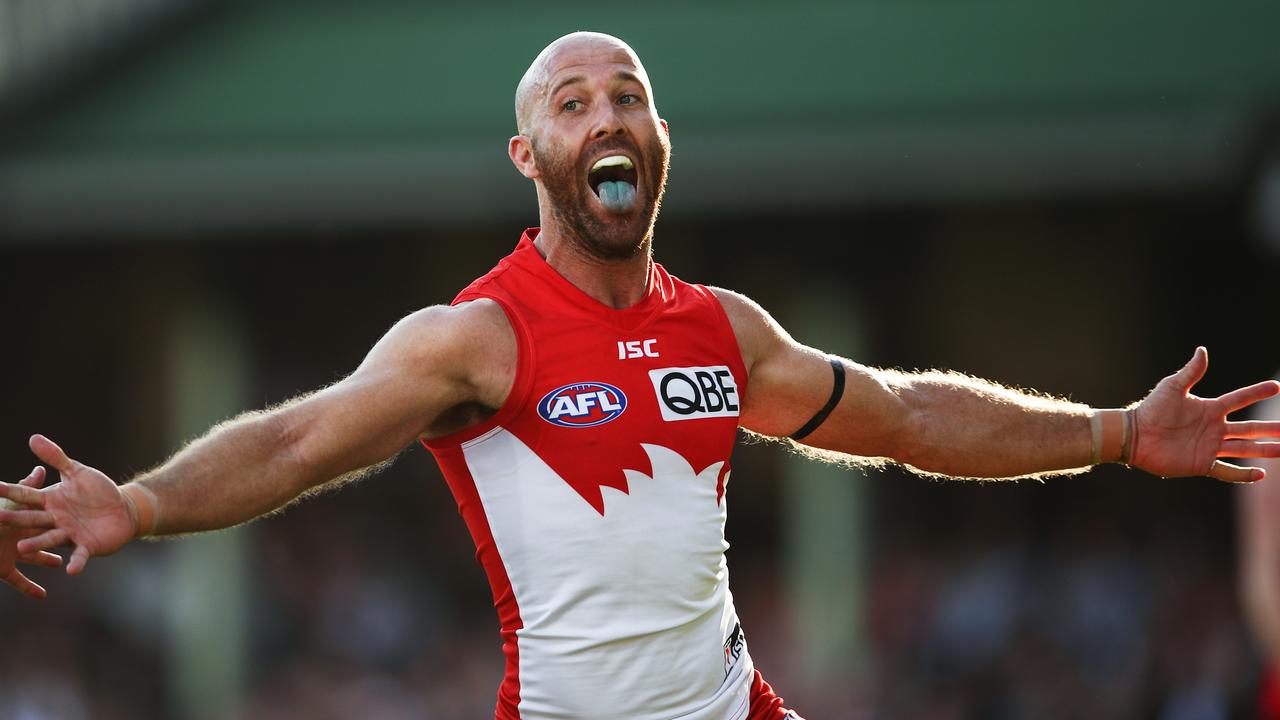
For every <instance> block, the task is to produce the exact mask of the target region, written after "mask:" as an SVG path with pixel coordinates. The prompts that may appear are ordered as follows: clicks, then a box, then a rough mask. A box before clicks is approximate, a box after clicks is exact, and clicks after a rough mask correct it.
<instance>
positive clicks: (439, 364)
mask: <svg viewBox="0 0 1280 720" xmlns="http://www.w3.org/2000/svg"><path fill="white" fill-rule="evenodd" d="M517 355H518V347H517V344H516V334H515V330H514V329H513V328H512V327H511V322H510V321H509V320H508V319H507V315H506V313H505V312H503V310H502V307H501V306H499V305H498V304H497V303H496V302H494V301H492V300H486V299H479V300H472V301H470V302H465V303H460V304H458V305H452V306H445V305H435V306H432V307H427V308H423V309H421V310H418V311H415V312H413V313H410V314H409V315H407V316H405V317H404V318H403V319H401V320H400V321H399V322H397V323H396V324H395V325H394V326H393V327H392V328H391V329H390V330H389V331H387V334H386V335H385V336H383V338H382V340H380V341H379V342H378V344H377V345H376V346H374V348H373V350H372V351H371V352H370V353H369V358H368V359H367V360H366V363H369V362H377V363H389V364H392V365H396V366H399V367H400V368H402V369H403V370H406V371H408V372H409V374H411V375H431V376H434V379H437V380H444V381H446V382H450V383H455V384H460V385H462V386H464V387H465V388H466V390H467V391H468V392H466V393H465V394H466V395H468V396H470V398H469V399H471V400H473V401H475V402H478V403H481V404H483V405H488V406H492V407H497V406H500V405H501V404H502V402H503V401H504V400H505V399H506V395H507V392H509V391H510V388H511V385H512V383H513V381H514V377H515V369H516V361H517Z"/></svg>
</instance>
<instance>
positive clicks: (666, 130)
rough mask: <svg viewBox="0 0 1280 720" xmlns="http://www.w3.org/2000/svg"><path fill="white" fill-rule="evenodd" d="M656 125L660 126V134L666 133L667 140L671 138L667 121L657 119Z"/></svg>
mask: <svg viewBox="0 0 1280 720" xmlns="http://www.w3.org/2000/svg"><path fill="white" fill-rule="evenodd" d="M658 124H659V125H661V126H662V132H664V133H666V134H667V138H668V139H669V138H670V137H671V128H669V127H667V121H666V120H663V119H662V118H658Z"/></svg>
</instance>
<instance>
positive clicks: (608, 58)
mask: <svg viewBox="0 0 1280 720" xmlns="http://www.w3.org/2000/svg"><path fill="white" fill-rule="evenodd" d="M592 63H625V64H630V65H632V66H633V67H634V71H635V74H636V75H637V76H638V77H639V78H640V81H641V82H642V83H643V84H644V87H645V91H646V92H647V93H648V94H649V97H650V98H652V97H653V88H652V87H651V86H650V85H649V75H648V74H647V73H646V72H645V71H644V65H642V64H640V56H638V55H636V52H635V50H632V49H631V46H630V45H627V44H626V43H625V42H623V41H621V40H619V39H618V38H616V37H614V36H612V35H606V34H604V33H597V32H575V33H569V34H568V35H565V36H563V37H561V38H558V39H557V40H555V41H554V42H552V43H551V44H550V45H548V46H546V47H545V48H543V49H542V52H540V53H538V57H536V58H534V59H533V63H532V64H531V65H529V69H528V70H525V71H524V77H522V78H520V84H519V85H517V86H516V132H518V133H520V134H521V135H531V134H532V130H533V128H534V127H535V126H536V125H537V118H538V116H539V114H540V113H541V112H544V111H545V106H546V101H547V94H548V93H549V92H550V91H551V78H552V76H553V75H555V74H556V73H557V72H560V71H562V70H565V69H567V68H571V67H574V66H576V65H588V64H592Z"/></svg>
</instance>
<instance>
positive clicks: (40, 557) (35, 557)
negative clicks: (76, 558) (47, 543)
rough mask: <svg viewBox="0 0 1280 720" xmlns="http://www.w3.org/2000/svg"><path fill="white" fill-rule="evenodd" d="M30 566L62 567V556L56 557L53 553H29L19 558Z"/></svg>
mask: <svg viewBox="0 0 1280 720" xmlns="http://www.w3.org/2000/svg"><path fill="white" fill-rule="evenodd" d="M18 559H19V560H21V561H22V562H24V563H26V564H28V565H39V566H40V567H60V566H61V565H62V556H61V555H55V554H53V553H51V552H44V551H41V552H38V553H28V554H26V555H23V556H21V557H19V558H18Z"/></svg>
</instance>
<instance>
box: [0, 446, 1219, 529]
mask: <svg viewBox="0 0 1280 720" xmlns="http://www.w3.org/2000/svg"><path fill="white" fill-rule="evenodd" d="M1237 457H1239V456H1237ZM0 525H7V526H9V527H15V528H51V527H53V526H54V522H53V513H51V512H46V511H44V510H0Z"/></svg>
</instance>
